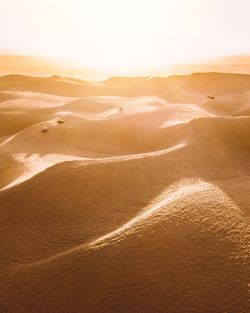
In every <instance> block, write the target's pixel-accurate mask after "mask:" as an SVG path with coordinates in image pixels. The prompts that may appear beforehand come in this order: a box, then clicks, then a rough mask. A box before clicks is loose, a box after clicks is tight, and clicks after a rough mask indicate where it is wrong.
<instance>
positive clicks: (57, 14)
mask: <svg viewBox="0 0 250 313" xmlns="http://www.w3.org/2000/svg"><path fill="white" fill-rule="evenodd" d="M249 12H250V1H249V0H0V29H1V31H0V50H2V51H10V52H17V53H30V54H46V55H56V56H60V57H67V58H69V59H71V60H73V61H75V62H76V63H79V64H81V65H87V66H101V67H114V68H125V67H133V66H141V67H146V66H151V67H152V66H164V65H168V64H169V63H173V62H179V61H180V62H182V61H185V60H186V59H189V58H192V57H202V56H205V57H207V56H216V55H230V54H244V53H248V52H250V18H249Z"/></svg>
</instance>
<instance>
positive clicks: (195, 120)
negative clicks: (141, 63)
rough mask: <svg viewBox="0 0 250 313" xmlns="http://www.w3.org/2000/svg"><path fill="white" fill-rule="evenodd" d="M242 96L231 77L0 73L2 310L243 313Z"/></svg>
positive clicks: (249, 151) (246, 287) (249, 144)
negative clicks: (94, 77) (87, 78)
mask: <svg viewBox="0 0 250 313" xmlns="http://www.w3.org/2000/svg"><path fill="white" fill-rule="evenodd" d="M208 96H209V97H208ZM249 100H250V75H243V74H230V73H228V74H225V73H196V74H192V75H187V76H172V77H167V78H160V77H135V78H133V77H131V78H130V77H114V78H110V79H108V80H106V81H103V82H88V81H81V80H79V79H72V78H66V77H60V76H57V75H54V76H50V77H29V76H22V75H8V76H4V77H0V125H1V126H0V261H1V265H0V311H1V310H3V312H8V313H27V312H30V313H35V312H44V313H45V312H54V313H57V312H58V313H59V312H60V313H63V312H65V313H69V312H84V313H85V312H88V313H97V312H98V313H99V312H105V313H106V312H126V313H127V312H131V313H137V312H148V313H151V312H159V313H161V312H169V313H175V312H176V313H183V312H197V313H201V312H216V313H226V312H235V313H239V312H240V313H248V312H249V310H250V227H249V204H250V202H249V197H248V191H249V188H250V158H249V155H250V141H249V134H250V114H249V112H250V102H249ZM59 120H60V121H61V122H60V123H58V121H59ZM43 129H46V132H42V130H43Z"/></svg>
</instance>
